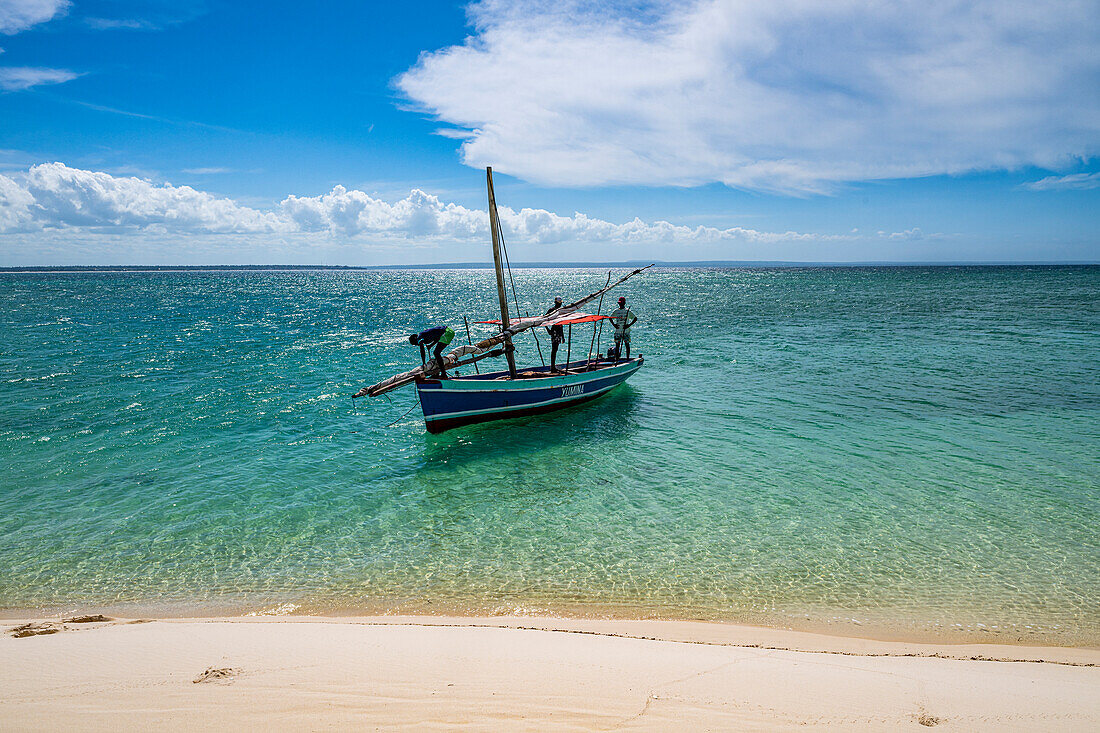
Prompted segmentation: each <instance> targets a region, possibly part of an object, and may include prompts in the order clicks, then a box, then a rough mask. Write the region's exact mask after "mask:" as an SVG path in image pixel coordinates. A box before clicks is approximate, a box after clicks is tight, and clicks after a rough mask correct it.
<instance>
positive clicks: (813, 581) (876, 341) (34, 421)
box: [0, 267, 1100, 643]
mask: <svg viewBox="0 0 1100 733" xmlns="http://www.w3.org/2000/svg"><path fill="white" fill-rule="evenodd" d="M492 277H493V276H492V273H491V272H490V271H484V270H480V271H479V270H446V271H408V272H294V273H193V272H189V273H170V274H79V275H67V274H65V275H63V274H52V275H28V274H20V275H0V333H2V338H0V390H2V391H0V607H7V608H9V609H26V608H36V609H63V608H77V607H79V608H89V607H93V606H94V607H107V608H112V607H113V608H119V607H124V608H125V607H131V608H133V607H138V608H141V607H155V608H162V609H163V608H178V609H182V612H194V611H195V610H203V611H206V612H220V611H222V610H224V611H242V610H244V611H272V610H273V609H280V608H281V610H282V611H286V610H292V609H297V610H298V611H299V612H306V611H311V612H352V611H359V610H362V611H383V612H389V611H393V612H398V611H416V612H436V611H438V612H444V611H451V612H453V611H468V612H502V611H509V612H511V611H518V612H536V613H537V612H544V611H553V612H570V613H594V614H602V613H617V614H627V615H658V616H666V617H690V618H716V619H732V620H743V621H751V622H765V623H779V624H787V625H796V626H820V625H822V624H833V625H835V626H836V627H837V628H842V627H843V628H845V629H848V628H849V627H850V629H851V630H859V629H860V628H861V627H860V626H858V625H862V628H863V630H867V629H870V628H883V629H894V630H897V631H898V632H899V633H902V634H906V635H918V634H926V633H927V634H940V635H949V636H950V635H951V634H970V635H982V634H989V635H998V634H999V635H1002V636H1006V637H1011V638H1014V639H1015V638H1023V639H1028V640H1036V641H1054V642H1065V643H1098V642H1100V537H1098V533H1097V529H1096V528H1097V526H1098V525H1100V420H1098V417H1100V268H1087V267H1078V268H1075V267H1058V268H1053V267H1052V268H1025V267H1021V268H919V267H914V268H851V269H845V268H837V269H734V270H714V269H689V270H683V269H679V270H672V269H660V270H656V271H651V272H647V273H645V274H644V275H642V276H640V277H638V278H636V279H635V280H633V281H631V282H630V283H629V284H628V285H627V286H625V287H624V292H625V294H627V295H628V296H629V297H630V299H631V306H632V308H633V309H634V310H635V311H636V312H637V313H638V315H639V316H640V318H641V321H640V322H639V324H638V326H637V328H636V330H635V334H634V340H635V344H634V348H635V351H641V352H642V353H643V354H644V355H645V357H646V366H645V367H644V368H643V369H642V370H641V371H640V372H639V373H638V374H637V375H635V376H634V377H633V378H632V379H631V381H630V382H629V383H628V384H627V385H626V386H624V387H621V388H619V389H618V390H616V391H615V392H614V393H612V394H611V395H609V396H608V397H605V398H603V399H600V400H597V401H595V402H593V403H589V404H588V405H586V406H582V407H578V408H574V409H571V410H566V411H562V412H558V413H554V414H551V415H548V416H544V417H539V418H528V419H520V420H514V421H507V422H502V423H490V424H487V425H481V426H475V427H470V428H464V429H459V430H456V431H453V432H449V433H445V434H443V435H439V436H429V435H427V434H426V433H425V432H424V429H423V422H422V420H421V419H420V415H419V410H418V409H416V410H413V412H411V413H410V414H409V415H408V417H405V418H402V417H401V415H402V413H404V412H405V411H406V410H407V409H408V408H409V407H411V406H413V404H414V395H413V394H412V393H411V391H409V390H405V391H399V392H396V393H394V395H393V399H392V402H389V401H387V400H385V399H376V400H373V401H369V402H368V401H363V400H360V401H358V402H356V403H354V404H353V403H352V401H351V400H350V399H349V395H350V394H351V393H352V392H354V391H355V390H356V389H358V388H359V387H361V386H363V385H364V384H368V383H371V382H373V381H376V380H377V379H379V378H381V377H383V376H386V375H388V374H390V373H392V372H395V371H399V370H402V369H404V368H407V366H408V365H410V364H411V363H414V362H415V360H416V359H417V355H416V354H415V353H414V350H413V349H412V347H409V346H408V345H407V343H403V342H402V337H403V335H404V334H405V333H407V332H409V331H411V330H414V329H417V330H419V329H422V328H425V327H427V326H429V325H434V324H436V323H444V322H448V323H451V324H452V325H459V326H460V325H461V314H462V313H463V312H464V313H466V314H468V315H469V316H470V317H471V320H473V319H474V317H477V318H479V319H480V318H482V317H491V316H492V315H493V308H494V303H495V296H494V289H493V279H492ZM605 278H606V271H597V270H520V271H517V272H516V287H517V289H518V290H519V292H520V293H525V294H527V295H528V296H529V298H530V300H528V301H526V302H524V303H523V305H524V307H525V308H528V307H529V308H530V310H531V311H532V312H534V311H536V310H537V309H539V308H544V307H545V305H546V304H548V303H549V302H550V301H551V300H552V297H553V295H554V294H556V293H559V292H560V293H562V294H564V295H566V296H567V297H568V296H569V295H571V294H580V293H584V292H589V291H591V290H593V289H596V288H597V287H599V286H600V285H602V284H603V281H604V279H605ZM521 300H522V299H521ZM606 305H607V304H606V303H605V306H606ZM605 309H606V308H605ZM456 317H457V319H458V320H456ZM448 319H449V320H448ZM479 328H484V327H479ZM460 333H463V332H462V331H461V330H460ZM582 333H583V334H585V336H587V335H589V334H590V333H591V332H590V331H588V330H582V329H580V328H578V329H575V332H574V335H575V339H576V340H575V346H576V347H577V350H579V351H587V345H588V341H587V338H585V337H584V336H581V334H582ZM605 336H606V334H605ZM463 337H464V334H463ZM581 343H583V346H581V345H580V344H581ZM520 348H521V349H522V352H521V354H525V355H527V356H528V357H529V358H531V359H534V360H536V361H537V358H538V356H537V352H536V351H535V349H534V344H533V343H532V342H529V341H528V342H521V344H520ZM543 348H544V349H545V348H546V343H545V342H543ZM395 420H396V421H397V422H396V424H395V425H393V426H392V427H387V425H389V424H390V423H392V422H394V421H395ZM857 624H858V625H857Z"/></svg>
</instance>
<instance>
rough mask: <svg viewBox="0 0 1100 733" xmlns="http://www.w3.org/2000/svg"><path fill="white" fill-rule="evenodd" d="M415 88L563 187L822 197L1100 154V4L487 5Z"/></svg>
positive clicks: (465, 127) (484, 150) (423, 99)
mask: <svg viewBox="0 0 1100 733" xmlns="http://www.w3.org/2000/svg"><path fill="white" fill-rule="evenodd" d="M471 19H472V21H473V23H474V26H475V33H474V35H472V37H470V38H469V39H468V40H467V41H466V42H465V43H464V44H462V45H459V46H452V47H449V48H445V49H442V50H439V51H436V52H434V53H428V54H425V55H423V56H422V57H421V58H420V60H419V61H418V63H417V64H416V65H415V66H414V67H413V68H412V69H410V70H409V71H408V72H406V73H405V74H403V75H402V76H400V77H399V78H398V79H397V81H396V83H397V85H398V87H399V88H400V89H401V90H402V91H403V92H404V94H405V95H406V96H407V98H408V99H409V100H410V101H411V102H412V103H414V104H415V105H418V106H419V107H420V108H421V109H423V110H424V111H426V112H427V113H429V114H431V115H433V116H434V117H436V118H437V119H439V120H440V121H442V122H444V123H447V124H448V125H449V126H450V127H449V128H447V131H446V132H444V134H446V135H448V136H452V137H455V138H457V139H462V140H463V143H462V145H461V151H462V155H463V158H464V160H465V161H466V162H467V163H468V164H469V165H471V166H478V167H480V166H482V165H487V164H491V165H493V166H494V167H496V168H497V169H499V170H500V171H502V172H505V173H510V174H513V175H516V176H519V177H521V178H523V179H526V180H529V181H533V182H537V183H543V184H550V185H561V186H599V185H614V184H627V185H629V184H642V185H680V186H691V185H698V184H705V183H709V182H715V181H717V182H723V183H726V184H727V185H730V186H734V187H742V188H749V189H758V190H765V191H779V192H785V193H793V194H797V195H806V194H813V193H820V192H829V191H831V190H833V189H834V188H835V187H836V186H838V185H842V184H843V183H845V182H849V181H861V180H872V179H883V178H907V177H916V176H928V175H937V174H960V173H965V172H968V171H976V170H997V169H1012V168H1016V167H1022V166H1027V165H1035V166H1039V167H1043V168H1050V169H1056V168H1058V167H1060V166H1062V165H1065V164H1067V163H1068V162H1070V161H1072V160H1074V159H1080V158H1081V157H1086V158H1087V157H1089V156H1093V155H1097V154H1100V97H1098V96H1097V95H1096V94H1095V89H1097V88H1098V87H1100V45H1098V44H1097V43H1096V38H1097V37H1100V4H1097V3H1095V2H1086V1H1081V2H1064V1H1063V0H1032V1H1030V2H1026V3H1025V2H1005V1H1004V0H972V2H966V3H960V2H957V1H956V0H926V1H925V2H919V3H918V2H884V1H882V0H839V1H838V2H808V1H807V0H772V1H771V2H766V3H762V2H756V3H753V2H742V1H740V0H696V1H694V2H675V3H663V2H646V1H645V0H643V1H642V2H639V1H638V0H623V2H610V3H599V4H598V7H596V6H591V7H590V6H589V5H588V4H585V3H582V2H580V0H561V2H556V3H548V2H545V0H509V1H508V2H504V1H503V0H486V1H484V2H480V3H477V4H475V5H474V6H473V7H472V8H471Z"/></svg>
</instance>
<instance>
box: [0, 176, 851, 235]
mask: <svg viewBox="0 0 1100 733" xmlns="http://www.w3.org/2000/svg"><path fill="white" fill-rule="evenodd" d="M500 217H501V226H502V229H503V230H504V233H505V236H506V237H507V238H508V241H510V242H521V243H527V244H555V243H561V242H568V243H610V244H644V243H669V244H681V243H682V244H689V243H720V242H752V243H771V242H780V241H787V242H792V241H809V240H830V239H836V238H837V237H832V236H821V235H815V234H806V233H799V232H763V231H757V230H754V229H746V228H743V227H730V228H727V229H719V228H715V227H704V226H696V227H690V226H683V225H677V224H672V223H670V222H667V221H655V222H645V221H642V220H641V219H637V218H636V219H634V220H632V221H628V222H625V223H622V224H616V223H613V222H609V221H605V220H603V219H596V218H593V217H590V216H587V215H586V214H583V213H579V212H577V213H574V214H573V215H572V216H562V215H560V214H556V213H553V212H550V211H546V210H545V209H527V208H525V209H521V210H519V211H516V210H513V209H510V208H508V207H501V209H500ZM43 230H61V231H65V230H69V231H73V230H82V231H88V232H98V233H110V232H126V231H138V232H140V231H145V232H153V233H157V234H163V233H183V234H256V235H264V234H281V235H305V236H308V235H314V236H316V235H322V236H325V237H330V238H335V239H338V240H358V241H367V242H371V241H375V242H378V241H381V242H423V241H430V242H440V243H447V242H475V241H488V238H489V224H488V215H487V214H486V211H485V210H484V209H480V208H479V209H469V208H466V207H465V206H462V205H460V204H455V203H450V202H446V201H443V200H441V199H440V198H439V197H438V196H435V195H432V194H430V193H426V192H424V191H421V190H419V189H413V190H412V191H411V192H410V193H409V195H408V196H406V197H405V198H403V199H400V200H398V201H395V202H392V203H391V202H387V201H383V200H381V199H378V198H375V197H373V196H371V195H369V194H367V193H365V192H363V191H357V190H349V189H347V188H345V187H344V186H336V187H334V188H333V189H332V190H331V191H330V192H328V193H326V194H322V195H320V196H295V195H291V196H287V197H286V198H285V199H284V200H283V201H281V202H279V203H278V204H277V205H276V206H274V207H272V208H271V209H270V210H266V211H265V210H260V209H256V208H252V207H249V206H245V205H242V204H239V203H237V202H235V201H233V200H231V199H228V198H223V197H218V196H215V195H213V194H210V193H207V192H204V191H199V190H196V189H194V188H191V187H190V186H173V185H171V184H167V183H154V182H152V181H149V180H147V179H143V178H137V177H124V176H113V175H111V174H109V173H104V172H101V171H87V170H81V169H79V168H70V167H69V166H66V165H64V164H62V163H47V164H43V165H36V166H33V167H31V168H30V169H29V170H27V171H26V172H23V173H20V174H15V175H12V176H4V175H0V235H2V234H4V233H9V234H10V233H15V232H29V231H43Z"/></svg>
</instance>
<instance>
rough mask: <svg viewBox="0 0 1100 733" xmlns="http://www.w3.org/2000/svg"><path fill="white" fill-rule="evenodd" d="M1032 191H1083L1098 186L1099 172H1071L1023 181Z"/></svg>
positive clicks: (1025, 186) (1099, 183)
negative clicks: (1027, 181)
mask: <svg viewBox="0 0 1100 733" xmlns="http://www.w3.org/2000/svg"><path fill="white" fill-rule="evenodd" d="M1024 188H1029V189H1031V190H1032V191H1084V190H1087V189H1090V188H1100V173H1072V174H1070V175H1068V176H1047V177H1046V178H1041V179H1039V180H1038V181H1032V182H1031V183H1025V184H1024Z"/></svg>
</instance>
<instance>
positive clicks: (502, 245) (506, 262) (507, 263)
mask: <svg viewBox="0 0 1100 733" xmlns="http://www.w3.org/2000/svg"><path fill="white" fill-rule="evenodd" d="M497 235H498V236H499V237H500V249H501V251H502V252H504V265H505V267H507V268H508V282H510V283H511V284H512V302H513V303H515V304H516V318H519V312H520V311H519V296H517V295H516V281H515V278H513V277H512V263H511V261H510V260H509V259H508V245H507V244H506V243H505V241H504V227H502V226H501V225H500V217H499V216H498V217H497ZM527 315H528V317H530V315H531V313H530V312H528V313H527ZM531 335H532V336H533V337H534V338H535V348H537V349H538V350H539V361H541V362H542V365H543V366H546V359H543V358H542V344H540V343H539V335H538V334H537V333H535V332H534V331H531Z"/></svg>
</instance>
